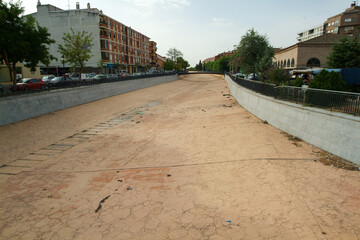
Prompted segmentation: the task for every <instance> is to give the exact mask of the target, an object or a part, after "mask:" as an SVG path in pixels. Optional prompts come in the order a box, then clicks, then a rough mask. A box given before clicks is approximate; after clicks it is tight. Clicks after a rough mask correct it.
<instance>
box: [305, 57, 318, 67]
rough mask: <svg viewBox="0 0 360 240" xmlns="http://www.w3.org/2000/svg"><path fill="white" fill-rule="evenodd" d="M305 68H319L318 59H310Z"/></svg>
mask: <svg viewBox="0 0 360 240" xmlns="http://www.w3.org/2000/svg"><path fill="white" fill-rule="evenodd" d="M306 66H307V67H320V60H319V59H318V58H310V59H309V60H308V61H307V63H306Z"/></svg>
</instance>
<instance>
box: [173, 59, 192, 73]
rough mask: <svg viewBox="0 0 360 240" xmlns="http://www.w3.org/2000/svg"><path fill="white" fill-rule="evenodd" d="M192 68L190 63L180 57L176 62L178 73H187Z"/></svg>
mask: <svg viewBox="0 0 360 240" xmlns="http://www.w3.org/2000/svg"><path fill="white" fill-rule="evenodd" d="M188 67H190V64H189V63H188V61H186V60H185V59H183V58H182V57H178V58H177V60H176V70H177V71H185V70H186V68H188Z"/></svg>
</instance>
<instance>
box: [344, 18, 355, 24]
mask: <svg viewBox="0 0 360 240" xmlns="http://www.w3.org/2000/svg"><path fill="white" fill-rule="evenodd" d="M344 21H345V22H346V23H347V22H353V21H354V18H345V20H344Z"/></svg>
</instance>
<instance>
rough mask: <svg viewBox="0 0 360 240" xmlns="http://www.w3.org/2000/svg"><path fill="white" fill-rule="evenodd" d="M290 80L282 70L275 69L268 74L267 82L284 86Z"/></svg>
mask: <svg viewBox="0 0 360 240" xmlns="http://www.w3.org/2000/svg"><path fill="white" fill-rule="evenodd" d="M289 79H290V75H289V74H288V73H287V72H286V71H285V70H284V69H282V68H275V69H273V70H271V71H270V72H269V81H270V82H271V83H275V84H276V85H278V86H279V85H284V84H286V83H287V82H288V80H289Z"/></svg>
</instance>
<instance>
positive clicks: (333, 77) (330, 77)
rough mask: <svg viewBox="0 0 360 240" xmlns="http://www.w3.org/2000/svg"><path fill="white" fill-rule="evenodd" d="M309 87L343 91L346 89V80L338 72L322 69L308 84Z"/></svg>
mask: <svg viewBox="0 0 360 240" xmlns="http://www.w3.org/2000/svg"><path fill="white" fill-rule="evenodd" d="M309 87H310V88H318V89H327V90H337V91H345V90H346V89H347V85H346V82H345V81H344V80H343V79H342V76H341V75H340V73H337V72H328V71H326V70H322V71H321V72H320V73H319V74H317V75H316V76H315V77H314V80H312V81H311V83H310V84H309Z"/></svg>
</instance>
